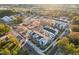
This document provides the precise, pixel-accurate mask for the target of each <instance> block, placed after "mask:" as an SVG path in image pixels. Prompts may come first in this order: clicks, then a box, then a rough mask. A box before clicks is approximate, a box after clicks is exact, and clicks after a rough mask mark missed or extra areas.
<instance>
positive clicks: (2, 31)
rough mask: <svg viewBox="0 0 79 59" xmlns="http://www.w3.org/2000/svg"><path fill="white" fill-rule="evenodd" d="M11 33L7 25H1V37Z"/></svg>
mask: <svg viewBox="0 0 79 59" xmlns="http://www.w3.org/2000/svg"><path fill="white" fill-rule="evenodd" d="M8 32H10V27H9V26H7V25H6V24H3V23H0V35H3V34H6V33H8Z"/></svg>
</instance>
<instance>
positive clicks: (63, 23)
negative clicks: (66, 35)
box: [53, 18, 69, 30]
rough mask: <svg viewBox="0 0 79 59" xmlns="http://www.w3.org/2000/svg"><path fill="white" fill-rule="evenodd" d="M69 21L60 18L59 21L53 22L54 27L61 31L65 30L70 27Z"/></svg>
mask: <svg viewBox="0 0 79 59" xmlns="http://www.w3.org/2000/svg"><path fill="white" fill-rule="evenodd" d="M68 23H69V21H68V20H67V19H66V18H59V19H57V20H53V26H54V27H57V28H58V29H60V30H64V29H65V28H67V27H68Z"/></svg>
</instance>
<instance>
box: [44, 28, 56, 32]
mask: <svg viewBox="0 0 79 59" xmlns="http://www.w3.org/2000/svg"><path fill="white" fill-rule="evenodd" d="M44 29H45V30H47V31H50V32H52V33H55V32H56V31H54V30H53V29H50V28H47V27H44Z"/></svg>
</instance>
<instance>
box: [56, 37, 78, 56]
mask: <svg viewBox="0 0 79 59" xmlns="http://www.w3.org/2000/svg"><path fill="white" fill-rule="evenodd" d="M57 45H58V47H59V48H60V51H61V52H63V53H64V54H72V55H74V54H78V53H77V51H79V50H78V49H77V48H76V46H75V45H74V44H73V43H71V42H70V41H69V38H67V37H63V38H62V39H61V40H59V41H58V44H57Z"/></svg>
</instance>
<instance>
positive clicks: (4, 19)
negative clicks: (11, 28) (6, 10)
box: [1, 16, 13, 23]
mask: <svg viewBox="0 0 79 59" xmlns="http://www.w3.org/2000/svg"><path fill="white" fill-rule="evenodd" d="M1 19H2V20H3V21H4V22H6V23H9V22H10V21H12V20H13V19H11V18H10V17H9V16H4V17H3V18H1Z"/></svg>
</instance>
